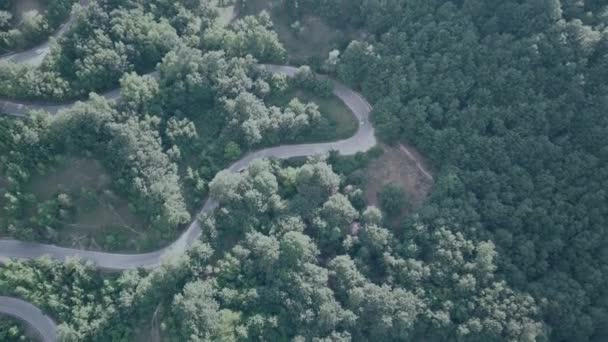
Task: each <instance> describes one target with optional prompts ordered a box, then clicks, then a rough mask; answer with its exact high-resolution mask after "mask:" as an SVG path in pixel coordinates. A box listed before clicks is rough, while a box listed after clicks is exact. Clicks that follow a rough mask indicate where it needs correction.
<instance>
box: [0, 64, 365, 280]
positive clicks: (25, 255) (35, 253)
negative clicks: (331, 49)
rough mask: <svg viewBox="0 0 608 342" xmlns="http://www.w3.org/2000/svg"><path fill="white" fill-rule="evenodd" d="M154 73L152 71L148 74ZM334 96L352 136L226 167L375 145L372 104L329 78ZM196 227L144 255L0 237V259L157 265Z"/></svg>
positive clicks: (109, 266) (21, 108) (193, 236)
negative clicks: (352, 126)
mask: <svg viewBox="0 0 608 342" xmlns="http://www.w3.org/2000/svg"><path fill="white" fill-rule="evenodd" d="M264 67H265V68H267V69H268V70H269V71H271V72H274V73H283V74H286V75H288V76H293V74H294V73H295V72H296V71H297V68H294V67H289V66H279V65H264ZM152 75H153V76H156V74H152ZM332 82H333V83H334V90H333V93H334V95H335V96H337V97H338V98H340V99H341V100H342V101H343V102H344V103H345V104H346V106H348V108H350V110H351V111H352V112H353V114H354V116H355V117H356V119H357V121H358V122H359V129H358V130H357V132H356V133H355V135H353V136H352V137H350V138H348V139H344V140H339V141H335V142H327V143H318V144H301V145H280V146H275V147H270V148H265V149H262V150H258V151H254V152H251V153H249V154H247V155H245V156H244V157H243V158H241V159H240V160H238V161H236V162H235V163H234V164H232V165H231V166H230V167H229V168H228V169H229V170H231V171H233V172H238V171H241V170H243V169H244V168H246V167H247V166H248V165H249V164H250V163H251V162H252V161H253V160H255V159H259V158H276V159H287V158H292V157H304V156H311V155H315V154H321V153H327V152H329V151H331V150H336V151H338V152H339V153H340V154H342V155H352V154H355V153H357V152H365V151H367V150H369V149H370V148H372V147H374V146H375V145H376V138H375V136H374V127H373V126H372V124H371V122H370V121H369V114H370V111H371V109H372V107H371V106H370V105H369V104H368V103H367V101H365V99H364V98H363V97H362V96H361V95H359V94H358V93H357V92H355V91H354V90H352V89H350V88H348V87H346V86H345V85H343V84H341V83H340V82H337V81H333V80H332ZM104 96H106V97H108V98H111V99H118V93H117V92H116V91H112V92H110V93H108V94H106V95H104ZM71 105H73V104H65V105H61V106H57V105H45V104H21V103H15V102H9V101H0V108H3V109H2V110H3V111H4V112H5V113H6V114H10V115H16V116H25V115H27V113H28V111H29V110H33V109H36V110H45V111H48V112H51V113H55V112H57V111H58V110H59V109H65V108H68V107H70V106H71ZM215 206H216V204H215V203H214V202H213V201H212V200H208V201H207V202H206V203H205V206H204V207H203V208H202V209H201V211H200V213H201V214H202V213H206V212H209V211H211V210H212V209H213V208H214V207H215ZM200 233H201V231H200V226H199V224H198V221H194V222H192V224H190V226H189V228H188V229H187V230H186V231H185V232H184V233H183V234H182V235H181V236H180V238H178V239H177V240H176V241H175V242H174V243H172V244H171V245H169V246H167V247H165V248H163V249H161V250H159V251H156V252H152V253H146V254H115V253H104V252H94V251H86V250H78V249H72V248H65V247H58V246H54V245H48V244H39V243H32V242H22V241H17V240H0V259H7V258H19V259H34V258H38V257H41V256H43V255H48V256H51V257H52V258H54V259H58V260H65V258H67V257H74V256H77V257H80V258H83V259H86V260H90V261H92V262H94V263H95V264H96V265H97V266H98V267H100V268H103V269H106V270H124V269H130V268H137V267H144V268H151V267H154V266H157V265H158V264H159V263H160V261H161V260H162V259H163V258H164V257H166V256H168V255H172V254H175V253H180V252H182V251H183V250H184V249H186V248H188V246H190V245H191V244H192V243H193V242H194V241H196V240H197V239H198V237H199V236H200Z"/></svg>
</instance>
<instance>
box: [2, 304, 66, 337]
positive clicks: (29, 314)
mask: <svg viewBox="0 0 608 342" xmlns="http://www.w3.org/2000/svg"><path fill="white" fill-rule="evenodd" d="M0 313H2V314H5V315H8V316H12V317H15V318H20V319H22V320H24V321H26V322H27V324H29V325H30V326H31V327H32V328H34V329H35V330H36V332H37V333H38V334H39V335H40V337H41V338H42V341H44V342H53V341H55V340H56V339H57V325H56V324H55V322H53V320H52V319H50V318H49V317H48V316H46V315H45V314H43V313H42V311H40V309H38V308H37V307H35V306H34V305H32V304H30V303H28V302H24V301H22V300H21V299H16V298H11V297H2V296H0Z"/></svg>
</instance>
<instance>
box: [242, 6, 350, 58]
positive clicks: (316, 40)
mask: <svg viewBox="0 0 608 342" xmlns="http://www.w3.org/2000/svg"><path fill="white" fill-rule="evenodd" d="M277 3H278V1H272V0H249V1H247V5H246V8H244V9H243V10H242V11H241V13H240V14H241V15H250V14H258V13H259V12H260V11H262V10H266V11H268V12H269V13H270V14H271V17H272V22H273V23H274V29H275V31H276V32H277V34H278V35H279V39H280V40H281V42H282V43H283V45H284V46H285V49H287V52H288V53H289V62H290V64H304V63H306V61H310V60H311V59H317V60H325V59H326V58H327V56H328V55H329V52H330V51H331V50H333V49H337V48H342V47H344V46H345V45H346V44H348V42H350V40H352V39H353V38H354V35H355V33H354V32H345V31H340V30H336V29H335V28H333V27H330V26H328V25H327V24H326V23H325V22H324V21H323V20H321V19H320V18H319V17H316V16H312V15H306V16H304V17H303V18H302V19H301V20H300V21H299V25H297V26H296V25H294V22H295V21H294V20H292V19H291V18H290V17H289V16H287V15H285V13H282V12H281V8H280V6H278V5H277Z"/></svg>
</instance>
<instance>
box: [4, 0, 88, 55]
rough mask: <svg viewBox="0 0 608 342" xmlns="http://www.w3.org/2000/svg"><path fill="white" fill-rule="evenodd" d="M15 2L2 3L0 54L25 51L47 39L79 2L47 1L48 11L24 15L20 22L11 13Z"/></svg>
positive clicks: (65, 0)
mask: <svg viewBox="0 0 608 342" xmlns="http://www.w3.org/2000/svg"><path fill="white" fill-rule="evenodd" d="M14 2H15V0H5V1H3V2H2V3H0V53H3V52H6V51H12V50H24V49H27V48H29V47H32V46H34V45H36V44H38V43H40V42H42V41H43V40H45V39H47V38H48V36H49V35H50V34H51V33H52V32H53V31H54V30H56V29H58V27H59V25H60V24H61V23H62V22H63V21H65V20H67V17H68V15H69V14H70V10H71V9H72V5H74V4H75V3H76V2H77V0H48V1H45V4H44V5H46V9H45V10H44V11H43V12H42V13H39V12H38V11H32V12H26V13H22V14H20V15H21V16H22V18H21V19H20V20H17V18H16V14H14V13H11V12H10V10H12V9H13V7H14Z"/></svg>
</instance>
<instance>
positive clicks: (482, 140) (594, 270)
mask: <svg viewBox="0 0 608 342" xmlns="http://www.w3.org/2000/svg"><path fill="white" fill-rule="evenodd" d="M238 3H239V4H240V5H241V6H245V5H246V1H238ZM273 3H276V4H275V6H279V7H278V8H279V9H278V10H277V11H279V12H281V13H284V15H286V16H289V20H290V21H292V22H294V23H295V22H300V20H302V22H303V18H305V17H307V16H315V17H321V18H322V19H323V20H324V21H325V22H326V23H328V24H330V25H332V27H333V28H334V29H335V30H336V31H338V32H346V31H348V30H359V31H362V32H365V34H364V35H362V38H361V39H359V40H355V41H352V42H350V43H349V44H345V45H344V46H341V47H340V46H338V47H336V48H337V49H336V50H334V51H332V52H331V53H330V55H329V56H328V58H327V61H325V62H323V61H319V60H317V59H315V58H311V60H310V61H309V62H310V64H311V65H312V66H313V68H315V69H317V70H318V71H319V70H320V71H323V72H327V73H330V74H332V75H333V76H335V77H337V78H339V79H340V80H342V81H343V82H345V83H347V84H349V85H351V86H352V87H355V88H358V89H360V90H361V91H362V93H363V94H364V95H365V96H366V98H367V99H369V100H370V102H371V103H372V104H373V106H374V111H373V113H372V115H373V120H374V125H375V127H376V133H377V135H378V137H379V138H380V139H381V140H382V141H383V142H385V143H387V144H399V143H401V142H407V143H408V144H411V145H414V146H416V148H417V149H418V150H419V151H420V152H421V153H422V154H423V155H425V156H426V158H428V160H429V161H430V162H431V164H432V165H433V168H434V170H436V174H435V175H434V178H435V184H434V187H433V192H432V195H431V196H430V198H428V200H427V201H426V203H425V204H424V205H423V206H422V208H420V209H418V210H417V212H416V213H415V214H414V215H411V216H409V217H407V218H405V219H404V220H402V221H401V222H397V223H395V220H392V219H391V218H392V217H393V216H396V214H397V213H398V212H399V210H400V208H402V207H403V206H404V202H405V201H406V199H405V198H406V194H404V193H403V190H402V189H400V188H398V187H395V186H393V185H390V184H389V185H386V186H385V187H384V188H383V190H382V192H381V193H380V198H379V204H380V207H381V209H377V208H374V207H368V205H367V204H366V202H365V197H364V196H363V192H362V188H363V186H362V185H363V184H364V183H365V181H366V180H365V179H364V178H362V177H361V176H360V173H358V172H357V171H358V170H359V169H361V168H362V167H364V166H365V165H366V162H367V161H368V160H369V158H373V156H374V155H375V154H376V152H377V151H373V152H372V153H370V154H369V155H362V154H359V155H357V156H354V157H339V156H337V155H336V154H331V155H330V156H328V157H327V158H326V157H324V156H317V157H311V158H309V159H308V160H306V161H292V162H289V163H280V162H278V161H269V160H259V161H256V162H254V163H253V164H252V165H251V166H250V167H249V168H248V169H246V170H245V171H243V172H242V173H236V174H233V173H229V172H226V171H220V170H222V169H223V168H224V167H226V166H227V165H228V164H229V163H230V162H232V161H234V160H236V159H238V158H239V157H240V156H242V155H243V154H244V153H245V152H246V151H249V150H252V149H256V148H259V147H263V146H272V145H276V144H278V143H281V142H301V141H310V138H311V137H315V139H316V138H321V139H323V138H325V139H331V136H330V135H329V132H330V131H331V129H328V127H332V123H331V122H329V121H328V119H327V118H326V116H325V115H324V114H323V113H322V112H320V110H319V107H318V106H316V105H315V104H314V103H306V102H302V101H300V100H298V99H293V100H291V99H290V97H291V94H293V92H294V90H295V89H306V90H307V91H309V92H311V93H314V94H316V95H317V96H321V97H323V96H327V95H328V94H329V93H330V91H331V88H330V86H329V84H328V83H327V82H324V81H323V80H322V79H319V78H316V77H315V76H314V74H313V73H312V72H311V69H310V68H306V67H304V68H301V69H300V72H299V73H298V75H297V76H296V77H295V78H294V79H291V80H288V79H286V78H285V77H280V76H277V75H271V74H270V73H268V72H267V71H265V70H264V69H263V68H260V67H259V66H258V65H257V63H258V61H262V62H277V63H278V62H281V61H283V60H285V58H286V57H287V55H288V54H289V51H286V50H285V48H284V47H283V46H282V44H281V43H280V42H279V40H278V37H277V34H276V33H275V32H274V31H273V26H272V21H271V17H270V15H269V14H268V13H262V14H260V15H257V16H246V17H243V18H240V19H238V20H236V21H234V22H233V23H232V24H230V25H228V26H223V25H220V24H219V23H218V22H217V12H216V10H215V9H214V7H213V6H212V5H211V4H209V3H208V2H198V1H188V0H181V1H163V0H153V1H144V2H142V1H136V0H120V1H116V0H113V1H110V0H100V1H97V2H96V3H94V4H93V5H91V6H90V7H88V8H86V9H80V10H78V11H79V12H78V14H77V18H76V23H75V24H74V26H73V27H72V28H70V30H69V31H68V33H67V34H66V35H65V36H63V37H62V38H60V39H59V40H58V42H57V44H56V45H54V46H53V51H52V53H51V55H50V56H49V57H48V58H47V59H46V60H45V62H44V63H43V64H42V66H40V67H38V68H33V67H30V66H22V65H16V64H11V63H2V64H0V77H2V79H3V80H9V82H3V83H0V94H1V95H4V96H11V97H18V98H47V99H48V98H52V99H68V98H74V97H80V96H83V95H86V94H88V93H89V92H90V91H105V90H109V89H111V88H112V87H113V86H115V85H117V84H120V85H121V87H122V88H121V94H122V101H121V102H119V103H113V102H111V101H107V100H105V99H103V98H101V97H98V96H96V95H91V101H89V102H87V103H84V104H79V105H78V106H76V107H74V108H72V109H70V110H69V111H67V112H65V113H62V114H60V115H58V116H57V117H56V118H54V119H51V118H49V117H48V116H47V115H45V114H44V113H38V114H34V115H32V116H31V117H30V118H28V119H25V120H14V119H10V120H9V119H2V120H1V121H0V137H2V139H1V140H0V158H1V161H2V163H1V165H0V171H1V174H3V175H5V176H7V181H6V184H4V185H3V183H0V187H2V186H4V187H5V188H6V189H7V195H6V196H5V197H4V198H3V199H2V200H0V203H2V204H3V205H4V207H5V208H4V209H3V210H4V211H2V213H3V214H2V215H1V216H0V224H2V226H0V232H1V233H2V234H3V235H6V234H8V235H11V236H15V237H18V238H20V239H30V240H31V239H47V240H52V235H53V234H51V233H49V232H52V231H53V230H56V229H60V225H59V223H60V221H61V219H62V216H61V215H66V213H67V214H68V215H69V211H70V209H69V207H67V206H66V204H65V203H66V201H65V198H64V197H62V196H59V195H61V194H58V195H57V196H56V197H55V199H54V200H53V201H51V202H52V203H46V202H44V203H41V204H34V203H35V199H34V198H32V195H31V194H28V193H27V191H25V190H24V189H26V185H27V184H28V182H30V181H31V179H32V178H33V177H34V176H35V175H43V174H45V172H46V171H47V170H48V169H49V168H50V167H51V166H52V165H54V163H57V161H58V160H59V159H60V158H61V156H64V155H84V156H87V157H94V158H96V159H99V160H101V161H102V163H103V164H104V166H105V167H106V168H107V169H109V170H110V171H111V173H112V175H113V186H114V187H115V189H116V190H117V191H118V192H122V193H123V194H124V195H125V196H127V197H128V198H129V202H130V203H132V206H133V209H134V210H135V211H137V212H139V213H141V214H142V215H144V216H145V217H147V218H148V223H149V225H150V229H151V230H154V231H159V232H162V234H163V237H164V239H167V240H170V239H171V238H174V236H175V234H176V232H177V230H178V229H179V227H180V226H182V225H183V224H185V223H187V222H189V221H190V219H192V218H193V217H192V216H193V215H192V213H193V212H194V211H193V210H192V209H194V208H197V207H198V206H199V205H200V204H201V203H202V201H203V200H204V199H205V197H206V196H210V197H211V198H213V199H215V200H217V201H218V203H219V206H218V208H217V209H215V210H214V211H213V212H212V213H210V214H208V215H205V216H202V217H198V218H197V219H198V220H199V221H200V223H201V225H202V227H203V236H202V238H201V241H200V242H198V243H197V244H195V246H194V247H193V248H192V249H190V250H189V251H188V252H186V253H185V254H184V255H181V256H177V257H175V258H174V259H172V260H167V261H166V262H165V263H164V264H163V265H162V266H161V267H159V268H157V269H155V270H151V271H150V270H132V271H128V272H124V273H121V274H108V273H105V272H101V271H98V270H95V268H94V266H93V265H90V264H87V263H84V262H81V261H77V260H70V261H68V262H67V263H63V262H57V261H51V260H48V259H41V260H37V261H34V262H29V263H23V262H9V263H8V264H6V265H5V266H2V267H1V268H0V293H2V294H3V295H14V296H18V297H21V298H24V299H27V300H29V301H31V302H32V303H34V304H36V305H38V306H40V307H41V308H42V309H43V310H45V312H48V313H49V314H51V315H52V316H53V317H54V318H56V319H57V320H58V321H59V322H60V323H61V326H60V336H61V338H62V339H63V340H65V341H133V340H134V339H135V337H136V335H137V334H138V331H137V329H136V327H141V326H145V327H148V325H147V324H148V323H149V321H150V320H151V317H160V318H159V320H160V323H159V324H158V328H159V331H160V334H161V335H162V336H163V338H164V339H165V340H168V341H351V340H353V341H420V340H429V341H435V340H437V341H484V342H485V341H539V342H540V341H603V340H606V339H608V292H606V286H605V284H606V283H608V267H607V265H608V253H607V251H608V249H607V248H608V247H607V246H608V231H606V226H607V224H608V206H607V205H606V204H607V203H608V198H607V197H608V194H607V193H606V190H605V189H606V188H607V185H608V184H607V180H608V147H607V144H606V137H607V136H608V116H607V115H606V109H607V106H608V103H607V102H606V99H607V98H608V87H606V86H605V85H604V84H603V82H602V81H603V80H605V79H607V76H608V64H607V61H608V50H607V48H608V33H607V32H608V31H606V24H608V16H606V13H608V3H606V2H605V1H599V0H598V1H591V0H587V1H585V0H503V1H496V0H454V1H444V0H281V1H275V2H273ZM294 27H297V25H294ZM157 63H158V65H157ZM155 68H156V70H157V71H158V78H155V77H152V76H141V74H143V73H144V72H147V71H151V70H153V69H155ZM286 97H287V98H288V99H287V100H286V99H285V98H286ZM318 131H321V132H328V133H327V135H326V134H323V135H322V136H321V137H319V136H315V134H316V133H315V132H318ZM36 205H37V206H38V207H36ZM64 206H65V207H64ZM32 212H35V213H38V215H35V216H34V217H35V218H34V219H33V220H28V219H26V217H30V216H31V215H29V214H30V213H32ZM157 314H158V316H157ZM0 324H4V325H0V327H2V326H7V325H6V324H5V323H4V322H2V323H0ZM10 324H11V325H12V323H10ZM0 330H2V329H0ZM13 330H14V329H12V330H11V331H13ZM9 333H12V332H9ZM15 334H19V333H17V332H15ZM0 336H2V335H0ZM11 336H12V335H11Z"/></svg>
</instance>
